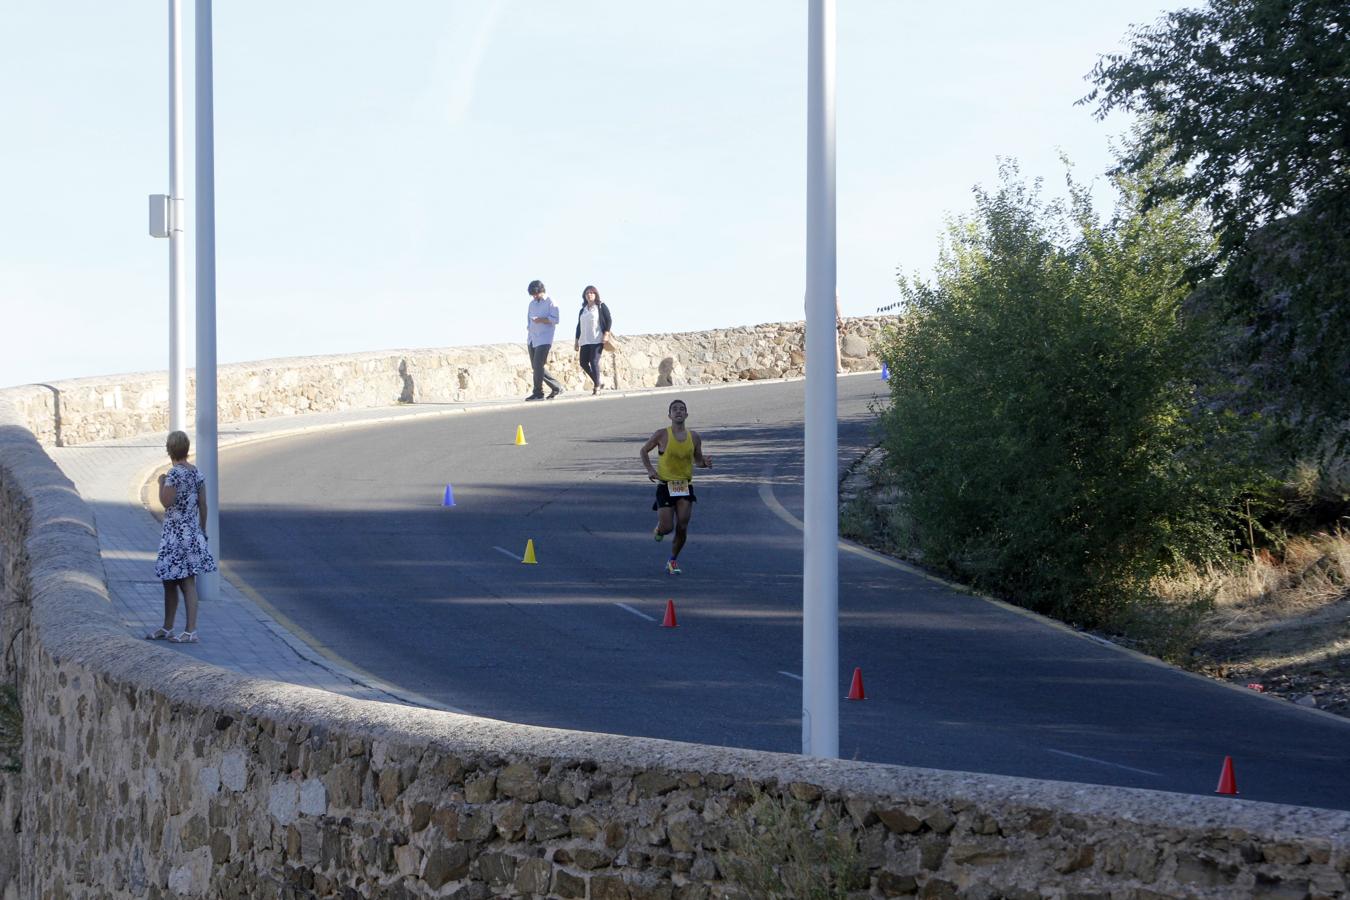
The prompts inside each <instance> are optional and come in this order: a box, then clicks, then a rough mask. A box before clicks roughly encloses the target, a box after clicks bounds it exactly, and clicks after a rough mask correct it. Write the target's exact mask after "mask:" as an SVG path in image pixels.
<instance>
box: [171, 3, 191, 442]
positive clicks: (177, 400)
mask: <svg viewBox="0 0 1350 900" xmlns="http://www.w3.org/2000/svg"><path fill="white" fill-rule="evenodd" d="M184 224H185V223H184V221H183V5H182V0H169V430H170V431H186V430H187V352H186V351H187V301H186V300H185V299H184V298H185V296H186V295H187V270H186V268H185V267H184V265H183V239H184V238H183V226H184Z"/></svg>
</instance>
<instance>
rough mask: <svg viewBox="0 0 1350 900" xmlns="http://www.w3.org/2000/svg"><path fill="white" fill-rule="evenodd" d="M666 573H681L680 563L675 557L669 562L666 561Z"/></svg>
mask: <svg viewBox="0 0 1350 900" xmlns="http://www.w3.org/2000/svg"><path fill="white" fill-rule="evenodd" d="M666 574H667V575H678V574H680V564H679V563H677V562H676V561H675V560H673V559H672V560H670V561H669V562H667V563H666Z"/></svg>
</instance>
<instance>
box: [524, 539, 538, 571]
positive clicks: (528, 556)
mask: <svg viewBox="0 0 1350 900" xmlns="http://www.w3.org/2000/svg"><path fill="white" fill-rule="evenodd" d="M521 562H523V563H529V564H530V565H532V566H535V565H538V564H539V560H537V559H535V558H534V538H526V539H525V558H524V559H522V560H521Z"/></svg>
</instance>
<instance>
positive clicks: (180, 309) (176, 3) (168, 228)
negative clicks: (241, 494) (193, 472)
mask: <svg viewBox="0 0 1350 900" xmlns="http://www.w3.org/2000/svg"><path fill="white" fill-rule="evenodd" d="M182 13H183V10H182V0H169V193H168V194H151V195H150V234H151V236H152V237H160V238H168V239H169V430H170V431H186V430H187V424H186V423H187V387H186V385H187V354H186V353H185V352H184V349H185V348H184V344H185V343H186V341H187V308H186V306H185V303H184V300H183V295H184V294H186V293H187V275H186V272H185V269H184V266H183V227H184V225H185V224H186V223H185V222H184V215H183V15H182Z"/></svg>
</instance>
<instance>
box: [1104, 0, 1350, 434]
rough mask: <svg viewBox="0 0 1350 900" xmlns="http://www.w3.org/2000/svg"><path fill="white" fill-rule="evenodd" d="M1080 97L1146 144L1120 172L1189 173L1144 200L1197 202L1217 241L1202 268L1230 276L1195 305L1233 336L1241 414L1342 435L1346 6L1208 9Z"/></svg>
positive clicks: (1346, 374) (1119, 60)
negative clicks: (1160, 169)
mask: <svg viewBox="0 0 1350 900" xmlns="http://www.w3.org/2000/svg"><path fill="white" fill-rule="evenodd" d="M1090 78H1091V79H1092V81H1093V82H1094V84H1095V89H1094V90H1093V91H1092V92H1091V93H1090V94H1089V95H1088V96H1087V97H1085V98H1084V99H1083V102H1085V103H1095V104H1096V107H1097V114H1098V116H1099V117H1101V116H1105V115H1106V114H1107V113H1109V112H1110V111H1112V110H1114V109H1118V108H1122V109H1127V110H1131V111H1133V112H1136V113H1138V114H1139V115H1140V119H1141V121H1142V122H1143V123H1144V140H1142V141H1140V142H1138V143H1137V144H1136V145H1134V146H1133V147H1132V148H1131V149H1130V151H1129V152H1128V153H1127V154H1126V155H1125V156H1124V158H1123V159H1122V162H1121V168H1122V171H1125V172H1130V173H1135V174H1138V173H1141V172H1143V171H1144V170H1145V169H1147V167H1148V166H1150V165H1151V164H1152V163H1153V160H1154V159H1155V158H1157V157H1159V156H1161V157H1162V158H1163V159H1165V160H1166V162H1167V164H1168V165H1169V166H1170V167H1171V168H1173V169H1174V170H1176V171H1179V172H1183V173H1184V174H1183V175H1181V176H1179V177H1177V178H1175V179H1170V180H1166V181H1159V182H1154V183H1152V184H1150V186H1149V189H1148V194H1147V202H1148V203H1149V204H1155V203H1163V202H1167V201H1169V200H1177V199H1179V200H1183V201H1186V202H1189V203H1203V204H1204V205H1205V206H1206V207H1207V208H1208V209H1209V211H1210V212H1211V214H1212V215H1213V217H1214V220H1215V223H1216V225H1217V226H1218V230H1219V244H1218V248H1217V253H1215V254H1213V255H1212V256H1211V257H1210V258H1208V259H1207V260H1205V261H1204V263H1203V264H1202V265H1201V266H1200V267H1199V268H1198V271H1199V272H1201V273H1211V272H1215V271H1219V270H1221V269H1222V270H1224V275H1223V278H1222V279H1221V280H1220V281H1218V282H1216V283H1213V284H1209V285H1206V289H1205V291H1204V292H1203V293H1202V294H1201V295H1200V296H1199V297H1197V300H1198V301H1201V302H1203V304H1204V307H1205V309H1206V311H1210V312H1217V313H1218V314H1219V316H1220V318H1221V320H1223V321H1226V322H1227V324H1228V325H1229V326H1230V327H1231V329H1232V334H1233V338H1234V339H1232V340H1229V341H1226V342H1224V344H1223V346H1224V347H1225V349H1227V350H1228V351H1230V352H1229V353H1228V359H1227V363H1228V366H1229V367H1230V368H1231V369H1232V370H1234V372H1235V373H1236V374H1237V378H1236V379H1235V382H1236V383H1238V384H1240V385H1241V386H1243V387H1244V388H1245V389H1246V391H1245V396H1244V397H1242V398H1240V405H1241V406H1243V407H1245V408H1247V409H1259V408H1263V407H1264V408H1266V409H1268V410H1271V411H1275V412H1278V413H1279V416H1278V417H1277V418H1279V419H1281V420H1282V422H1283V424H1293V425H1295V426H1297V428H1296V430H1295V432H1296V433H1297V434H1299V435H1301V436H1302V437H1304V438H1305V439H1306V436H1307V434H1308V432H1309V430H1310V429H1311V430H1313V431H1323V432H1324V431H1325V430H1326V429H1327V428H1328V427H1330V428H1336V427H1339V425H1340V423H1341V422H1342V420H1344V418H1345V417H1346V416H1347V414H1350V4H1347V3H1346V2H1345V0H1209V3H1208V5H1207V6H1206V7H1204V8H1203V9H1198V10H1181V11H1178V12H1173V13H1169V14H1168V15H1166V16H1165V17H1163V18H1162V19H1160V20H1159V21H1158V23H1156V24H1155V25H1154V26H1152V27H1145V28H1138V29H1136V30H1134V32H1133V33H1132V35H1131V42H1130V50H1129V52H1128V53H1126V54H1120V55H1111V56H1106V57H1103V58H1102V59H1101V60H1100V61H1099V62H1098V64H1097V66H1096V67H1095V68H1094V69H1093V71H1092V73H1091V75H1090Z"/></svg>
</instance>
